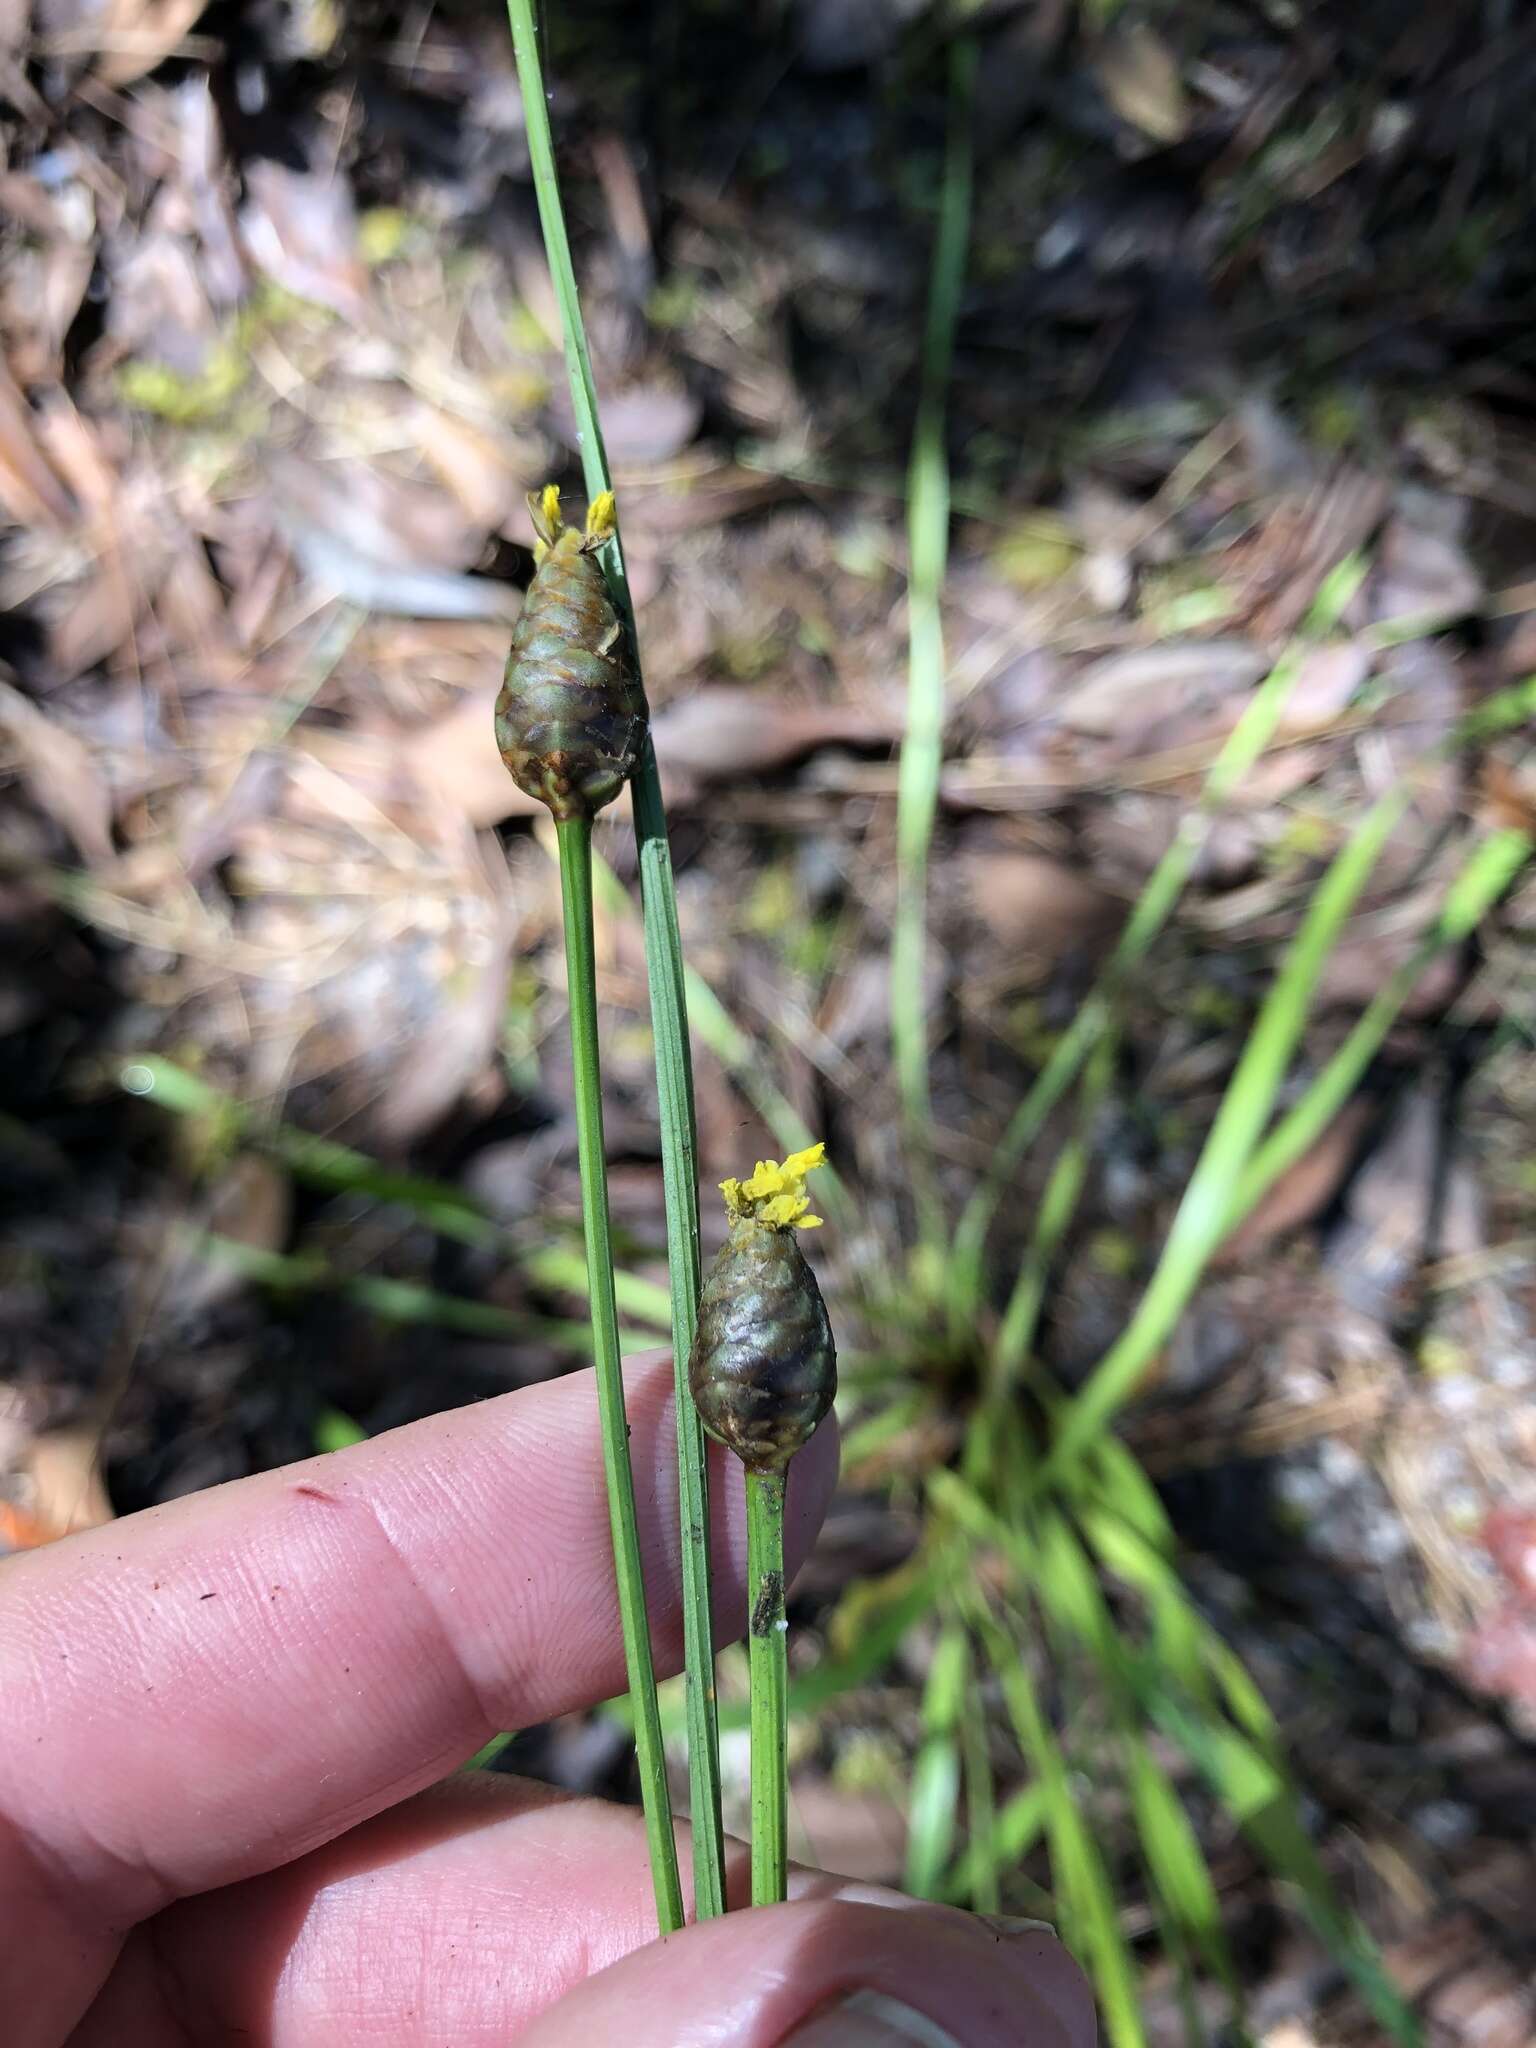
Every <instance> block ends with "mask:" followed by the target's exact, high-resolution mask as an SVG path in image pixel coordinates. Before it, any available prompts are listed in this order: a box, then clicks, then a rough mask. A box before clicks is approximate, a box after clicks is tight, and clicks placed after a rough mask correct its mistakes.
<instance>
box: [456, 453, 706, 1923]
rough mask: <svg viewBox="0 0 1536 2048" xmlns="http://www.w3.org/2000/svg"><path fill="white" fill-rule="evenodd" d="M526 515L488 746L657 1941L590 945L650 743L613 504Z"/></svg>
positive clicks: (640, 1586) (647, 1643) (659, 1871)
mask: <svg viewBox="0 0 1536 2048" xmlns="http://www.w3.org/2000/svg"><path fill="white" fill-rule="evenodd" d="M529 506H530V509H531V511H532V514H533V523H534V530H535V532H536V534H537V536H538V541H537V547H536V550H535V553H536V559H537V563H538V567H537V569H536V571H535V574H534V579H533V582H532V584H531V585H530V587H529V590H528V595H527V597H526V599H525V600H524V603H523V609H522V611H521V613H520V614H519V615H518V621H517V625H516V628H515V629H514V632H513V636H512V649H511V653H510V654H509V656H508V659H507V672H506V680H505V681H504V683H503V684H502V688H501V694H500V695H499V696H498V698H497V699H496V744H497V746H498V748H499V749H500V751H501V757H502V760H503V761H504V762H505V764H506V767H507V771H508V773H509V774H510V775H511V776H512V778H513V780H514V781H515V782H516V783H517V785H518V787H519V788H520V789H523V790H526V791H527V793H528V794H529V795H530V796H533V797H537V798H538V799H539V801H540V802H542V803H544V804H547V805H548V807H549V810H550V813H551V815H552V816H553V818H554V821H555V837H556V840H557V842H558V845H559V850H560V899H561V904H562V907H563V910H564V916H565V972H566V985H567V988H568V989H569V992H570V1021H571V1066H572V1087H573V1091H574V1094H575V1098H576V1144H577V1151H578V1154H579V1157H580V1165H581V1216H582V1227H583V1231H584V1233H585V1237H586V1245H587V1286H588V1291H589V1294H590V1298H591V1312H592V1348H593V1357H594V1362H595V1364H596V1368H597V1403H598V1415H599V1421H600V1427H601V1435H602V1445H603V1472H604V1478H605V1480H606V1483H607V1489H608V1523H609V1531H610V1535H611V1537H612V1541H613V1564H614V1574H615V1578H616V1580H617V1585H618V1599H619V1620H620V1625H621V1629H622V1633H623V1638H624V1668H625V1672H626V1675H627V1677H628V1680H629V1690H630V1696H631V1698H632V1700H633V1702H634V1707H635V1755H636V1760H637V1762H638V1765H639V1771H640V1797H641V1803H642V1805H643V1807H644V1811H645V1829H646V1840H647V1843H648V1846H649V1849H650V1857H651V1876H652V1879H653V1882H654V1885H655V1891H656V1916H657V1920H658V1921H659V1923H660V1926H661V1928H662V1931H663V1932H669V1931H671V1930H672V1929H675V1928H677V1927H680V1926H681V1925H682V1923H683V1899H682V1889H681V1886H680V1884H679V1881H678V1870H677V1848H676V1843H675V1841H674V1839H673V1833H672V1803H671V1797H670V1794H669V1791H668V1787H667V1762H666V1752H665V1749H664V1747H663V1744H662V1735H661V1717H660V1712H659V1710H658V1706H657V1699H656V1673H655V1669H654V1666H653V1663H652V1658H651V1639H650V1630H649V1625H648V1622H647V1617H646V1608H645V1582H644V1578H643V1575H642V1571H641V1564H640V1529H639V1521H638V1517H637V1514H636V1509H635V1481H634V1473H633V1471H632V1470H631V1467H630V1460H629V1422H628V1418H627V1416H626V1414H625V1408H624V1374H623V1366H622V1360H621V1353H620V1348H619V1310H618V1300H617V1296H616V1294H615V1290H614V1279H613V1241H612V1233H611V1230H610V1226H609V1217H608V1167H607V1158H606V1154H605V1147H604V1141H603V1092H602V1089H603V1084H602V1067H601V1062H600V1059H599V1055H598V1039H597V958H596V953H595V949H594V946H593V939H592V818H593V814H594V812H596V811H598V810H600V809H601V808H602V807H603V806H604V805H605V804H608V803H611V802H612V801H613V799H614V797H616V796H617V795H618V793H619V791H620V790H621V789H622V788H623V787H624V784H625V783H626V782H627V781H628V779H629V776H630V774H631V773H632V771H633V769H634V765H635V761H636V758H637V756H638V753H639V749H640V746H641V744H642V743H643V740H644V738H645V732H646V724H647V718H646V707H645V693H644V691H643V690H642V688H641V685H640V679H639V676H638V673H637V672H636V669H635V665H634V662H633V659H632V657H631V654H630V640H629V635H628V633H627V631H626V623H627V622H626V621H625V620H623V619H622V618H621V617H620V616H619V614H618V612H617V611H616V610H615V608H614V604H613V600H612V596H611V594H610V591H609V586H608V583H607V580H606V578H605V577H604V575H603V572H602V570H601V568H600V567H599V566H598V563H597V561H596V559H595V557H596V555H597V554H598V552H599V551H600V550H601V549H602V548H603V546H604V545H605V544H606V543H607V542H608V540H609V539H610V538H611V536H612V533H613V523H614V519H613V494H612V493H611V492H603V493H601V494H599V496H598V497H596V498H594V499H593V501H592V503H591V505H590V506H589V508H588V512H587V521H586V526H585V529H584V530H583V529H578V528H575V527H569V526H566V525H565V523H564V522H563V520H562V519H561V516H560V493H559V491H558V490H557V489H556V488H555V486H554V485H553V484H551V485H549V486H547V487H546V489H545V490H543V491H542V492H537V493H535V494H534V496H533V497H531V498H530V500H529Z"/></svg>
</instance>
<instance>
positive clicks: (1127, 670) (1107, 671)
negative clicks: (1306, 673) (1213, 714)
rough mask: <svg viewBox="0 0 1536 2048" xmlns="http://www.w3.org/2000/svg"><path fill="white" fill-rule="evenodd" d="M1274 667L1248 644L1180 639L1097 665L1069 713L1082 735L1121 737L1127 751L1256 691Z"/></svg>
mask: <svg viewBox="0 0 1536 2048" xmlns="http://www.w3.org/2000/svg"><path fill="white" fill-rule="evenodd" d="M1268 667H1269V662H1268V659H1267V657H1266V656H1265V654H1264V652H1263V651H1262V649H1260V648H1258V647H1256V646H1254V645H1253V643H1252V642H1251V641H1248V640H1180V641H1174V642H1173V643H1172V644H1171V645H1169V646H1165V647H1141V648H1135V649H1133V650H1132V651H1131V652H1130V653H1127V654H1111V655H1109V656H1107V657H1106V658H1105V659H1104V660H1103V661H1097V662H1094V663H1092V664H1091V665H1090V666H1089V667H1088V668H1086V669H1085V670H1084V671H1083V673H1082V674H1081V675H1080V676H1079V677H1078V678H1077V680H1076V682H1075V683H1074V684H1073V685H1072V687H1071V690H1070V693H1069V694H1068V696H1067V698H1066V701H1065V702H1064V703H1063V705H1062V707H1061V715H1062V718H1063V720H1064V721H1065V722H1066V724H1068V725H1069V726H1071V727H1072V729H1073V730H1074V731H1075V732H1084V733H1092V734H1094V735H1096V736H1099V737H1108V736H1109V735H1111V734H1113V735H1114V736H1115V737H1116V739H1117V740H1118V742H1119V743H1120V745H1121V747H1122V748H1123V749H1125V750H1126V751H1130V750H1133V749H1134V747H1135V746H1136V744H1137V742H1138V741H1139V740H1140V739H1141V738H1142V737H1143V736H1145V735H1149V734H1150V733H1152V732H1153V731H1154V730H1155V729H1157V728H1160V727H1163V726H1164V725H1165V724H1166V722H1167V721H1169V720H1171V719H1174V718H1176V717H1184V716H1187V715H1189V714H1191V713H1199V712H1205V711H1209V710H1210V709H1211V708H1212V707H1214V706H1215V705H1217V704H1219V703H1221V702H1223V701H1224V700H1226V699H1228V698H1232V697H1236V696H1237V695H1238V694H1239V693H1240V692H1242V691H1245V690H1249V689H1251V688H1252V687H1253V685H1254V684H1255V683H1256V682H1258V680H1259V678H1260V677H1261V676H1262V675H1263V674H1264V673H1265V671H1266V670H1267V669H1268Z"/></svg>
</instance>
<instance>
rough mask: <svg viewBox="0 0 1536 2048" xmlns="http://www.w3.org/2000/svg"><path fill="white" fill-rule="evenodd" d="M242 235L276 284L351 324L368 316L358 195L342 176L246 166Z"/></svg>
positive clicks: (275, 166) (276, 166)
mask: <svg viewBox="0 0 1536 2048" xmlns="http://www.w3.org/2000/svg"><path fill="white" fill-rule="evenodd" d="M245 183H246V191H247V193H248V194H249V197H248V200H247V203H246V205H245V208H244V210H243V211H242V213H241V215H240V228H241V233H242V235H243V238H244V241H245V246H246V249H247V251H248V253H249V255H250V258H251V261H252V262H253V263H255V264H256V266H257V268H258V269H260V270H262V271H264V272H265V273H266V275H267V276H268V277H270V278H271V280H272V282H273V283H274V284H277V285H281V287H282V288H283V290H284V291H289V292H292V293H294V295H295V296H296V297H298V298H301V299H310V300H313V302H314V303H315V304H316V305H317V306H329V307H330V308H331V310H332V312H334V313H339V314H341V316H342V318H343V319H345V320H350V321H353V322H355V323H356V322H361V321H362V320H364V319H365V317H366V315H367V311H368V301H367V292H368V273H367V270H366V268H365V267H364V265H363V262H362V260H361V258H360V257H359V255H358V253H357V211H356V208H355V207H354V205H353V203H352V188H351V186H350V185H348V184H347V183H346V181H345V179H344V178H342V177H341V176H340V175H339V173H337V172H334V171H333V172H326V173H321V172H317V171H299V170H293V169H290V167H289V166H288V165H287V164H279V163H272V162H270V161H268V160H267V159H265V158H260V159H258V160H257V161H255V162H253V163H249V164H247V165H246V166H245Z"/></svg>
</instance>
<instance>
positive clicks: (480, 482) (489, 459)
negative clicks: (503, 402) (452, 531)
mask: <svg viewBox="0 0 1536 2048" xmlns="http://www.w3.org/2000/svg"><path fill="white" fill-rule="evenodd" d="M415 434H416V440H417V443H418V445H419V447H420V449H421V452H422V455H423V456H424V457H425V459H426V461H427V463H428V465H429V466H430V467H431V469H432V471H433V473H434V474H435V475H436V476H437V478H438V480H439V481H440V482H441V483H442V484H443V485H444V486H445V487H446V488H447V489H448V490H449V491H451V492H452V493H453V495H454V497H455V498H457V500H458V502H459V505H460V507H461V508H462V510H463V513H464V516H465V518H466V519H467V520H468V521H469V522H470V523H471V524H472V525H473V526H476V527H478V528H479V529H480V530H481V531H482V532H484V533H499V532H500V531H501V530H502V528H503V527H504V526H505V525H506V524H507V521H508V520H509V519H510V518H511V517H512V515H513V513H514V512H516V511H521V507H522V501H523V495H524V493H525V492H527V491H528V490H530V489H532V488H533V486H534V485H535V484H536V483H537V482H538V479H537V478H533V477H528V476H525V475H524V474H523V473H522V472H521V471H520V470H519V469H517V468H515V467H514V466H513V464H512V463H511V462H509V461H508V459H507V451H506V449H505V448H504V447H503V446H502V445H501V444H500V443H499V442H498V441H497V440H496V439H495V438H494V437H493V436H492V435H490V434H488V433H484V432H482V430H481V429H480V428H479V427H475V426H471V424H470V423H469V421H468V420H464V419H460V418H459V417H458V416H457V414H455V413H451V412H444V411H443V410H442V409H441V408H440V407H438V406H435V405H425V404H421V405H418V406H417V407H416V411H415ZM524 517H525V518H526V514H525V515H524Z"/></svg>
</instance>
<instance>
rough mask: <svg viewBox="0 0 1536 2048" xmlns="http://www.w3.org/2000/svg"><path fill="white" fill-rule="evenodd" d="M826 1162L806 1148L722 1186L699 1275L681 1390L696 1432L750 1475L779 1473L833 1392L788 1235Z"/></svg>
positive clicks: (811, 1283) (818, 1316)
mask: <svg viewBox="0 0 1536 2048" xmlns="http://www.w3.org/2000/svg"><path fill="white" fill-rule="evenodd" d="M825 1157H826V1147H825V1145H808V1146H807V1147H806V1149H805V1150H804V1151H803V1152H792V1153H791V1154H790V1156H789V1157H788V1158H787V1159H785V1160H782V1161H780V1160H777V1159H760V1160H759V1161H758V1162H757V1166H756V1169H755V1170H754V1171H753V1172H752V1173H751V1174H750V1175H749V1176H748V1177H747V1179H745V1180H734V1179H733V1180H723V1181H721V1183H720V1192H721V1193H722V1194H723V1195H724V1197H725V1209H726V1214H727V1215H728V1216H729V1218H730V1231H729V1233H728V1235H727V1237H726V1241H725V1243H724V1244H723V1245H722V1246H721V1247H720V1251H719V1253H718V1254H717V1256H716V1258H715V1260H714V1263H713V1264H712V1265H711V1267H710V1269H709V1271H708V1273H707V1274H706V1275H705V1276H704V1288H703V1292H702V1293H701V1294H700V1296H699V1326H698V1332H697V1335H696V1336H695V1338H694V1343H693V1353H692V1356H691V1357H690V1358H689V1361H688V1385H689V1388H690V1389H691V1391H692V1394H693V1398H694V1404H695V1406H696V1407H697V1408H698V1411H699V1414H700V1416H701V1418H702V1419H703V1423H704V1427H705V1428H706V1429H707V1430H708V1431H709V1433H710V1435H711V1436H713V1437H718V1438H719V1440H720V1442H721V1443H724V1444H728V1445H729V1446H730V1448H731V1449H732V1450H733V1451H734V1452H735V1453H736V1455H737V1456H738V1457H739V1458H740V1459H741V1460H742V1462H743V1463H744V1464H745V1465H747V1466H748V1468H749V1469H750V1470H752V1471H756V1472H773V1471H782V1470H783V1468H784V1467H785V1465H787V1464H788V1462H789V1460H790V1459H791V1458H792V1457H793V1456H794V1454H795V1452H796V1451H797V1450H799V1448H800V1446H801V1445H802V1444H803V1443H805V1442H806V1440H807V1439H808V1438H809V1437H810V1436H811V1435H812V1433H813V1432H814V1431H815V1429H816V1426H817V1424H818V1423H819V1422H820V1421H821V1419H822V1417H823V1416H824V1415H825V1414H826V1412H827V1410H828V1409H829V1408H830V1407H831V1405H832V1400H833V1396H834V1395H835V1394H836V1392H837V1350H836V1347H835V1345H834V1344H833V1341H832V1326H831V1324H830V1322H829V1321H828V1319H827V1305H826V1303H825V1302H824V1301H823V1300H822V1298H821V1289H820V1287H818V1286H817V1284H816V1275H815V1274H814V1273H813V1272H812V1271H811V1269H810V1267H809V1266H808V1265H807V1264H806V1262H805V1255H804V1253H803V1252H802V1251H801V1249H800V1246H799V1242H798V1240H797V1238H796V1236H795V1233H796V1231H799V1230H811V1229H814V1228H815V1227H816V1225H818V1224H819V1223H820V1222H821V1218H820V1217H819V1216H811V1215H808V1214H807V1211H808V1210H809V1208H810V1196H809V1195H808V1194H807V1193H806V1191H805V1176H806V1175H807V1174H808V1173H810V1172H812V1171H813V1170H814V1169H815V1168H816V1167H818V1166H820V1165H821V1163H822V1161H823V1160H824V1159H825Z"/></svg>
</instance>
